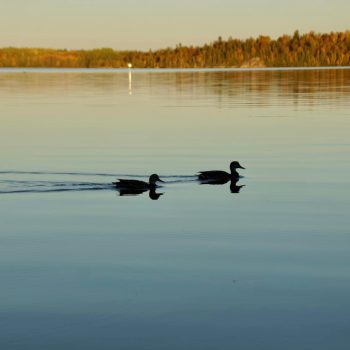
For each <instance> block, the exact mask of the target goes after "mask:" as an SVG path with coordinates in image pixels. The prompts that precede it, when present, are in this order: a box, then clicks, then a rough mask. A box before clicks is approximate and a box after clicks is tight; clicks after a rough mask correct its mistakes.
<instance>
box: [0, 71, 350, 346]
mask: <svg viewBox="0 0 350 350" xmlns="http://www.w3.org/2000/svg"><path fill="white" fill-rule="evenodd" d="M0 94H1V99H0V121H1V128H0V149H1V153H0V164H1V168H0V280H1V286H0V347H1V349H6V350H12V349H16V350H17V349H26V350H27V349H35V350H37V349H50V350H51V349H137V350H139V349H152V350H153V349H174V350H175V349H176V350H178V349H201V350H203V349H231V348H236V349H240V350H241V349H249V350H251V349H252V350H253V349H254V350H255V349H269V350H270V349H293V350H294V349H325V350H326V349H327V350H328V349H336V350H338V349H339V350H340V349H344V350H345V349H348V348H349V345H350V326H349V325H350V303H349V292H350V254H349V253H350V231H349V227H350V219H349V211H350V199H349V198H350V186H349V174H350V142H349V130H350V128H349V127H350V119H349V118H350V70H346V69H341V70H336V69H332V70H311V71H308V70H307V71H302V70H301V71H300V70H295V71H294V70H288V71H274V70H273V71H250V70H246V71H225V70H223V71H203V72H202V71H169V72H161V73H159V72H155V71H140V72H137V71H133V72H132V73H131V76H130V74H129V72H127V71H117V72H114V71H111V72H104V73H103V74H100V73H99V72H90V74H86V73H85V72H84V71H75V72H69V71H64V72H57V71H49V72H32V71H30V70H29V71H26V73H21V72H20V71H3V70H2V71H1V72H0ZM232 160H239V161H240V163H241V164H242V165H243V166H244V167H246V170H241V171H240V173H241V175H242V176H243V177H242V178H241V179H240V180H239V182H238V183H237V185H239V186H240V185H244V187H241V188H240V190H239V193H232V192H231V188H230V184H229V183H227V184H224V185H205V184H200V183H199V182H198V181H197V180H196V178H195V176H194V174H195V173H196V172H197V171H201V170H211V169H221V170H228V169H229V163H230V161H232ZM154 172H156V173H158V174H159V176H160V177H161V178H162V179H163V180H164V181H165V183H164V184H162V187H160V188H158V189H157V192H158V193H159V194H161V195H160V196H159V197H158V198H157V200H154V199H153V200H152V198H150V196H149V193H148V192H144V193H142V194H140V195H135V196H120V193H119V192H117V191H116V190H115V189H114V187H113V186H112V185H111V183H112V181H115V179H116V178H135V179H139V180H146V179H147V178H148V176H149V175H150V174H151V173H154Z"/></svg>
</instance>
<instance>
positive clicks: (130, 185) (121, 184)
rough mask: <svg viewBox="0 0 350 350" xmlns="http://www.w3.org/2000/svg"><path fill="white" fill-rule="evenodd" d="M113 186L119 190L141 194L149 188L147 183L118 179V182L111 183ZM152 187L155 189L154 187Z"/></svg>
mask: <svg viewBox="0 0 350 350" xmlns="http://www.w3.org/2000/svg"><path fill="white" fill-rule="evenodd" d="M113 185H115V186H116V187H118V188H121V189H130V190H135V191H141V192H142V191H147V190H149V189H150V188H151V185H150V184H149V183H147V182H145V181H140V180H126V179H118V182H113ZM152 187H154V188H155V185H154V186H152Z"/></svg>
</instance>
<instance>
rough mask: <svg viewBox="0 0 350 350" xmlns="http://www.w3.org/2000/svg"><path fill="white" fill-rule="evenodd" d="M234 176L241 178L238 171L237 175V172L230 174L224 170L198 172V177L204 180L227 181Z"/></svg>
mask: <svg viewBox="0 0 350 350" xmlns="http://www.w3.org/2000/svg"><path fill="white" fill-rule="evenodd" d="M233 178H239V174H238V173H237V175H236V174H234V175H232V174H229V173H227V172H226V171H222V170H209V171H200V172H199V173H198V179H199V180H203V181H206V180H207V181H212V182H215V181H218V182H221V181H225V182H227V181H229V180H231V179H233Z"/></svg>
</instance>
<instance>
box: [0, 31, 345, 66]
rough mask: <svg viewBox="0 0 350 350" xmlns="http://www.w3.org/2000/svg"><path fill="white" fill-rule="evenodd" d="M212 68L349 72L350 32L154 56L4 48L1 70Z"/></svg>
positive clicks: (217, 44)
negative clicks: (318, 68) (340, 68)
mask: <svg viewBox="0 0 350 350" xmlns="http://www.w3.org/2000/svg"><path fill="white" fill-rule="evenodd" d="M128 63H131V64H132V66H133V67H134V68H207V67H241V66H247V67H249V66H258V67H264V66H266V67H311V66H349V65H350V31H345V32H331V33H315V32H309V33H305V34H300V33H299V31H295V32H294V34H293V35H282V36H280V37H279V38H277V39H271V38H270V37H269V36H263V35H261V36H259V37H258V38H249V39H245V40H241V39H233V38H231V37H230V38H228V39H227V40H223V39H222V38H221V37H219V38H218V39H217V40H215V41H214V42H212V43H210V44H205V45H203V46H183V45H181V44H178V45H177V46H176V47H175V48H166V49H159V50H149V51H125V50H124V51H118V50H113V49H111V48H102V49H93V50H65V49H63V50H61V49H42V48H14V47H8V48H1V49H0V67H9V68H11V67H50V68H125V67H127V65H128Z"/></svg>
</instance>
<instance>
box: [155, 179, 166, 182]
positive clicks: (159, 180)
mask: <svg viewBox="0 0 350 350" xmlns="http://www.w3.org/2000/svg"><path fill="white" fill-rule="evenodd" d="M157 182H165V181H163V180H161V179H158V180H157Z"/></svg>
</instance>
